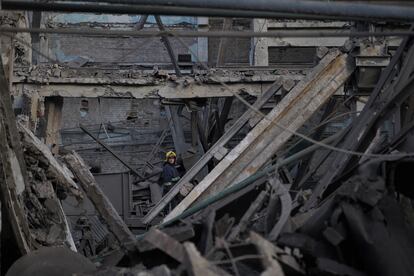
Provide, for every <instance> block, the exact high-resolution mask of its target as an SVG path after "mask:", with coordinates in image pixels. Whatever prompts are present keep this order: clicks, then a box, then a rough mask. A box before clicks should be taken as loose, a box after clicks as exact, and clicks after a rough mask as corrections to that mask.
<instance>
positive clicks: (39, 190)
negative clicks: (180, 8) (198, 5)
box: [0, 0, 414, 276]
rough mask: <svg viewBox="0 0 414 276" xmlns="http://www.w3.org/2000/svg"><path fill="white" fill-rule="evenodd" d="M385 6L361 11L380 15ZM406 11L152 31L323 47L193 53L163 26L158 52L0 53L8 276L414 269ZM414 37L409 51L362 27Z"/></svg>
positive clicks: (54, 24)
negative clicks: (387, 17)
mask: <svg viewBox="0 0 414 276" xmlns="http://www.w3.org/2000/svg"><path fill="white" fill-rule="evenodd" d="M223 1H224V2H226V0H223ZM4 2H5V3H2V4H5V5H6V7H7V5H10V3H9V2H8V1H4ZM64 2H65V1H62V3H58V4H59V5H64V4H65V3H66V2H65V3H64ZM76 2H77V1H73V3H72V2H71V3H70V5H74V6H76V5H77V3H76ZM102 2H105V1H102ZM135 2H137V1H135ZM155 2H157V1H155ZM173 2H174V1H173ZM189 2H190V1H189ZM212 2H213V1H212ZM224 2H223V3H224ZM299 2H300V1H298V2H297V3H295V5H296V4H298V3H299ZM269 3H270V2H269ZM309 3H310V4H309ZM309 3H307V4H309V5H315V3H311V2H309ZM39 4H41V5H43V7H45V6H48V5H54V4H56V3H53V2H50V1H49V2H48V1H46V2H44V3H43V2H42V3H40V2H39V3H37V2H33V3H32V5H39ZM239 4H240V5H241V4H242V3H239ZM259 4H260V3H257V5H259ZM324 4H326V6H327V7H328V5H331V4H332V5H336V4H335V3H334V2H329V3H324ZM112 5H113V3H112V4H108V5H98V7H99V6H101V8H102V7H105V8H106V9H107V8H110V7H111V6H112ZM289 5H290V4H289ZM341 5H345V6H346V5H351V4H347V3H342V4H341ZM352 5H353V4H352ZM358 5H364V4H360V3H359V4H358ZM60 7H61V6H60ZM117 7H118V8H119V6H117ZM132 7H133V6H131V8H132ZM364 7H365V6H364ZM370 7H371V8H372V9H371V10H370V9H361V10H360V12H365V13H367V12H368V14H369V12H373V11H374V10H375V11H377V13H378V11H379V10H381V9H380V8H379V7H377V6H370ZM94 8H96V7H94ZM168 8H170V9H175V8H177V7H175V6H169V7H168ZM374 8H376V9H374ZM387 8H389V9H390V10H392V9H394V8H396V7H395V6H394V5H390V6H387ZM378 9H379V10H378ZM405 9H406V11H405V12H406V13H402V10H400V11H401V12H400V15H399V16H397V15H398V14H397V15H395V14H394V17H393V20H396V21H398V22H397V23H388V22H384V21H381V22H377V20H378V18H377V17H372V18H370V20H372V21H369V22H368V21H367V22H359V21H358V22H357V21H326V20H325V19H326V18H323V19H324V21H316V20H312V21H304V20H285V19H283V20H282V19H281V20H272V19H253V20H250V19H236V18H231V19H230V18H226V19H224V20H222V19H218V18H215V19H210V22H209V19H208V18H196V17H194V18H190V19H188V18H187V19H185V20H182V21H177V22H178V23H177V24H167V27H166V26H164V25H163V23H162V22H163V21H162V20H161V17H160V16H159V15H155V17H154V18H155V20H156V25H155V24H153V23H151V24H148V22H147V25H150V28H151V29H154V28H156V27H158V28H159V29H160V30H161V31H168V29H169V28H177V30H181V29H189V30H192V29H198V30H199V31H212V30H215V29H217V30H221V31H224V32H232V31H235V30H238V31H239V32H249V29H253V30H254V31H259V32H266V31H272V30H275V29H283V30H288V31H289V32H290V31H292V30H295V31H298V30H301V31H305V32H307V31H309V33H312V35H313V36H314V37H313V36H312V37H303V36H299V37H293V36H287V37H272V38H270V37H260V38H258V37H252V38H247V37H244V38H240V39H231V40H230V39H228V38H226V37H222V38H211V39H210V38H208V39H207V38H205V37H200V38H190V39H188V40H185V41H184V43H183V44H185V43H186V42H191V43H190V45H189V46H188V47H185V46H184V45H181V44H180V43H179V37H173V36H169V35H166V33H162V34H160V38H161V39H159V38H158V37H152V38H151V39H150V40H151V41H150V42H148V43H147V44H145V47H143V48H142V49H140V47H137V45H132V46H130V45H128V43H130V44H134V42H136V41H139V40H144V39H143V38H139V39H130V38H127V37H122V39H121V38H117V37H112V36H110V37H106V36H104V35H102V36H101V37H100V38H99V39H96V40H95V38H94V37H93V36H90V37H88V36H86V35H85V36H79V37H76V36H72V37H67V36H66V37H65V38H64V37H63V35H61V34H58V33H56V34H45V35H44V36H42V35H39V34H32V35H31V38H32V42H30V41H27V40H26V41H25V40H24V38H26V39H27V38H28V34H25V35H24V37H22V36H23V35H19V36H20V38H19V39H20V40H19V41H20V42H19V43H16V44H11V45H9V47H11V48H10V49H11V50H12V51H9V52H7V51H6V52H7V54H6V55H7V56H8V58H5V57H4V56H5V55H4V53H5V51H2V54H3V55H2V56H0V61H1V62H0V165H1V166H0V196H1V197H0V200H1V206H2V210H1V218H2V224H1V244H0V248H1V256H0V257H1V258H0V268H1V274H2V275H57V274H59V275H155V276H158V275H237V276H238V275H287V276H290V275H292V276H293V275H351V276H353V275H356V276H360V275H380V276H388V275H390V276H391V275H407V276H408V275H414V262H413V256H414V231H413V230H414V229H413V227H414V207H413V199H414V189H413V186H412V185H411V182H412V181H411V178H412V171H413V166H414V160H413V158H414V154H413V152H414V146H413V145H414V143H413V141H414V140H413V137H414V134H413V131H414V130H413V127H414V124H413V120H414V96H413V95H412V91H413V89H414V87H413V83H414V79H413V78H414V77H413V74H414V60H413V59H414V41H413V39H412V33H410V32H411V31H412V28H411V29H404V28H407V27H408V24H406V23H405V21H404V20H406V19H404V20H403V19H402V18H401V17H402V15H401V14H404V15H406V16H408V15H409V14H410V13H412V14H413V16H412V18H414V9H412V8H411V7H409V5H408V6H407V7H406V8H405ZM368 10H369V11H368ZM353 11H354V10H349V13H353ZM382 11H383V12H384V8H382ZM222 12H223V11H222ZM238 12H241V11H238ZM341 12H342V16H345V15H344V14H343V12H345V11H342V10H341ZM371 15H372V14H371ZM42 16H45V17H44V18H43V19H42ZM105 16H106V15H104V17H105ZM291 16H292V15H291ZM294 16H300V15H299V14H295V15H294ZM308 16H309V15H308ZM312 16H313V17H315V16H316V17H317V16H320V15H315V14H313V15H312ZM349 16H350V15H349ZM354 16H357V17H358V15H355V14H354ZM377 16H378V14H377ZM97 17H100V19H99V20H101V21H102V17H101V15H93V16H92V17H91V18H95V19H96V18H97ZM132 17H133V16H129V15H128V16H124V15H119V16H113V15H111V16H109V17H106V20H108V21H111V20H112V21H111V22H103V21H102V22H100V21H99V20H98V21H99V22H98V21H96V22H95V21H91V20H86V21H88V22H86V21H85V18H86V17H85V15H78V14H68V15H67V16H65V15H62V16H57V17H56V18H59V20H61V21H55V19H56V18H55V17H54V16H53V15H52V16H50V14H47V13H45V12H39V11H35V12H34V13H32V14H29V16H27V14H25V13H21V14H20V13H18V14H12V15H10V16H8V15H7V14H6V15H4V16H3V15H0V24H2V25H8V26H11V27H19V26H21V25H22V24H23V25H24V22H25V21H27V20H28V19H30V20H32V25H31V26H32V27H36V28H37V27H41V28H42V27H49V28H51V29H57V30H59V29H60V28H62V29H66V28H77V27H87V28H90V29H91V30H93V29H101V30H102V29H105V28H109V29H113V30H117V29H124V28H131V27H133V28H136V29H137V31H140V30H141V29H142V28H144V25H145V23H146V21H147V20H152V19H149V17H148V16H141V17H140V18H139V21H138V18H137V17H134V18H132ZM345 17H346V16H345ZM108 18H109V19H108ZM347 18H348V17H347ZM380 18H382V19H384V16H380ZM313 19H314V18H313ZM330 19H331V18H330ZM341 19H342V18H341ZM348 19H349V20H355V18H354V17H352V18H348ZM399 20H400V21H404V22H399ZM118 21H123V22H118ZM79 22H80V23H79ZM183 22H184V23H183ZM185 22H187V23H185ZM188 22H191V23H188ZM195 22H197V23H195ZM26 23H27V22H26ZM400 28H402V29H401V30H404V31H405V32H406V33H405V35H403V37H404V39H401V38H400V37H399V36H398V37H394V35H384V36H381V37H379V38H377V37H376V35H375V34H370V36H369V37H367V38H365V35H366V34H365V35H363V34H362V33H361V32H366V31H369V32H374V31H375V32H377V31H381V32H382V31H384V30H388V29H390V30H397V31H398V30H400ZM289 29H290V30H289ZM327 29H328V30H329V31H331V32H330V34H329V32H326V31H327ZM407 30H409V31H408V32H407ZM339 32H349V37H342V36H335V34H338V33H339ZM351 33H355V34H356V36H355V37H354V36H353V35H351ZM316 34H318V35H316ZM358 35H362V38H359V37H358ZM371 35H372V37H371ZM22 39H23V40H22ZM48 39H49V40H48ZM348 39H349V40H348ZM79 41H84V44H82V45H77V43H78V42H79ZM98 41H99V43H100V44H99V45H97V47H96V49H99V50H95V48H91V47H90V46H89V45H90V44H89V43H91V42H95V43H98ZM30 43H32V46H33V48H35V47H37V48H38V49H39V50H40V51H37V52H36V55H35V56H34V57H33V59H32V58H31V57H30V54H31V50H30V47H28V46H27V45H30ZM6 44H7V43H6ZM155 44H156V45H155ZM237 44H240V45H237ZM1 46H2V47H3V46H4V40H2V45H1ZM77 46H79V47H77ZM105 46H107V47H106V48H105ZM155 46H156V47H155ZM195 46H197V47H195ZM27 47H28V48H27ZM128 47H131V49H130V50H132V51H131V52H128V51H129V50H128V49H126V48H128ZM118 48H121V49H118ZM151 48H153V49H151ZM10 49H9V50H10ZM148 49H150V50H152V51H150V52H149V51H148ZM2 50H4V49H2ZM49 50H50V53H53V55H55V58H56V59H52V58H49V59H48V61H50V60H52V61H53V62H52V63H48V62H46V60H45V59H47V55H45V53H47V52H48V51H49ZM126 50H128V51H127V52H126ZM141 50H142V53H141V55H140V56H138V54H137V53H139V52H140V51H141ZM194 51H196V53H195V52H194ZM39 52H41V53H39ZM108 53H110V54H108ZM128 53H129V54H128ZM149 53H151V54H152V55H153V60H152V61H154V62H149V63H148V60H151V58H152V56H151V54H149ZM72 54H75V55H72ZM125 54H126V55H125ZM121 56H124V57H128V56H134V58H135V59H131V60H129V61H128V62H125V60H122V58H119V60H117V59H118V57H121ZM200 56H201V61H203V62H206V65H204V64H201V63H199V62H194V59H198V58H199V57H200ZM168 58H170V61H171V64H170V63H168V64H167V63H165V61H166V60H167V59H168ZM7 59H8V60H7ZM6 60H7V61H8V62H5V64H1V63H2V62H3V61H6ZM56 60H57V62H55V61H56ZM10 61H12V62H11V64H10ZM6 63H7V64H6ZM3 65H8V66H9V68H7V66H5V67H3ZM171 65H173V66H171ZM10 66H11V67H10ZM13 66H14V67H13ZM172 68H174V70H172ZM4 70H6V71H4ZM7 80H8V82H7ZM11 95H13V97H10V96H11ZM92 98H93V99H92ZM13 108H14V109H13ZM15 113H16V114H20V115H19V116H18V117H19V118H20V119H22V118H23V119H22V120H19V122H17V123H16V118H15ZM27 115H29V116H28V117H29V118H27V119H25V118H26V117H27ZM119 118H120V121H119V120H116V119H119ZM66 124H67V128H66V127H64V125H65V126H66ZM85 137H86V138H87V140H85ZM66 142H68V143H66ZM65 143H66V144H65ZM166 152H167V153H168V154H165V153H166ZM164 156H166V158H165V160H164ZM115 163H116V164H115ZM103 165H105V166H103ZM179 169H180V171H178V170H179ZM167 171H168V174H167ZM170 176H171V177H170Z"/></svg>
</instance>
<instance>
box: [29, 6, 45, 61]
mask: <svg viewBox="0 0 414 276" xmlns="http://www.w3.org/2000/svg"><path fill="white" fill-rule="evenodd" d="M41 21H42V12H40V11H35V12H33V17H32V28H40V23H41ZM31 36H32V46H33V48H34V49H36V50H39V49H40V34H39V33H32V34H31ZM38 62H39V54H38V52H36V51H33V52H32V63H33V64H38Z"/></svg>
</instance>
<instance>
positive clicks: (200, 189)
mask: <svg viewBox="0 0 414 276" xmlns="http://www.w3.org/2000/svg"><path fill="white" fill-rule="evenodd" d="M352 72H353V67H352V66H351V65H350V64H349V63H348V62H347V55H346V54H340V53H339V51H333V52H330V53H329V54H327V55H326V56H325V57H324V58H323V59H322V60H321V62H320V64H319V65H318V66H316V67H315V68H314V69H313V70H312V71H311V72H310V73H309V74H308V75H307V76H306V78H305V79H304V80H302V81H301V82H299V83H298V84H297V85H296V86H295V87H294V88H293V89H292V91H291V92H290V93H288V94H287V95H286V96H285V97H284V98H283V99H282V101H281V102H280V103H279V104H278V105H277V106H276V107H275V108H274V109H273V110H272V111H271V112H270V113H269V114H268V115H267V116H266V118H263V119H262V120H261V121H260V122H259V124H257V125H256V127H254V128H253V130H252V131H250V132H249V133H248V134H247V136H246V137H245V138H244V139H243V140H242V141H241V142H240V143H239V144H238V145H237V146H236V147H235V148H234V149H233V150H232V151H231V152H230V153H229V154H227V155H226V156H225V157H224V158H223V159H222V160H221V162H220V163H219V164H218V165H217V166H216V167H215V168H214V169H213V170H212V171H211V172H210V173H209V174H208V175H207V176H206V177H205V178H204V179H203V180H202V181H201V182H200V183H199V184H198V185H197V186H195V188H194V189H193V190H192V191H191V192H190V194H189V195H187V197H186V198H184V200H182V201H181V202H180V204H179V205H178V206H176V207H175V209H174V210H172V212H171V213H170V214H168V216H167V217H166V218H165V219H164V221H168V220H171V219H172V218H174V217H176V216H178V215H180V214H181V213H182V212H183V211H185V210H186V209H187V208H188V207H189V206H191V205H192V204H193V203H194V202H195V201H196V200H199V201H200V200H203V199H205V198H207V197H209V196H211V195H212V194H216V193H218V192H219V191H222V190H223V189H224V188H226V187H227V186H230V185H232V184H234V183H237V182H239V181H241V180H243V179H245V178H247V177H248V176H250V175H252V174H254V173H255V172H257V171H258V170H259V169H260V168H261V167H262V166H263V165H264V164H265V163H266V162H267V161H268V160H269V158H270V157H271V156H272V155H273V154H275V153H276V152H277V150H278V149H279V148H280V147H281V146H283V145H284V144H285V143H286V142H287V141H288V139H289V138H290V137H291V136H292V131H296V130H297V129H299V127H301V126H302V125H303V124H304V123H305V122H306V121H307V119H308V118H310V116H311V115H312V114H313V113H314V112H315V111H317V110H318V109H319V107H320V106H322V104H323V103H324V102H325V101H326V100H327V99H328V98H329V97H330V96H332V95H333V94H334V93H335V91H336V90H338V89H339V88H340V87H341V86H342V85H343V84H344V82H345V81H346V80H347V79H348V77H349V76H350V75H351V73H352ZM277 125H283V126H284V127H287V128H289V130H290V131H287V130H285V129H284V128H280V127H278V126H277Z"/></svg>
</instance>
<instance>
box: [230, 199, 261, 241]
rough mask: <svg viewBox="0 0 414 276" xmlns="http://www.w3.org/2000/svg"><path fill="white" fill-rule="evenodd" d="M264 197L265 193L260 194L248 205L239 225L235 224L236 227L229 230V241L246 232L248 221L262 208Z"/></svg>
mask: <svg viewBox="0 0 414 276" xmlns="http://www.w3.org/2000/svg"><path fill="white" fill-rule="evenodd" d="M266 195H267V192H266V191H261V192H260V194H259V195H258V196H257V198H256V199H255V200H254V201H253V203H252V204H251V205H250V207H249V209H247V211H246V212H245V213H244V215H243V217H242V218H241V219H240V222H239V224H237V226H236V227H233V229H232V230H231V232H230V235H229V236H228V238H227V239H228V240H229V241H234V240H235V239H236V238H237V236H238V235H239V234H240V233H241V232H243V231H245V230H246V227H247V225H248V223H249V222H250V219H251V218H252V216H253V215H254V214H255V213H256V212H257V211H258V210H259V209H260V207H262V205H263V203H264V200H265V198H266Z"/></svg>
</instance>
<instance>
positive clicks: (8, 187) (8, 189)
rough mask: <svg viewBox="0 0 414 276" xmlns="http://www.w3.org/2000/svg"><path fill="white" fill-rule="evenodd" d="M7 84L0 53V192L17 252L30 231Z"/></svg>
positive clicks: (22, 248) (23, 171)
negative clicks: (23, 198) (25, 210)
mask: <svg viewBox="0 0 414 276" xmlns="http://www.w3.org/2000/svg"><path fill="white" fill-rule="evenodd" d="M10 97H11V95H10V91H9V85H8V83H7V81H6V76H5V73H4V67H3V61H2V58H1V56H0V164H1V167H0V172H1V173H0V194H1V202H2V205H3V206H4V208H2V209H3V210H6V211H7V213H5V214H4V213H3V214H2V216H5V217H7V218H8V221H9V222H10V225H11V228H12V230H13V233H14V237H15V240H16V243H17V246H18V249H19V252H20V253H21V254H22V255H24V254H27V253H29V252H30V240H31V237H30V233H29V226H28V222H27V218H26V216H25V212H24V208H23V202H21V201H20V200H21V196H22V193H23V192H24V190H25V189H26V187H27V186H28V181H27V172H26V165H25V162H24V158H23V150H22V147H21V144H20V140H19V139H18V137H19V136H18V135H19V134H18V131H17V127H16V118H15V116H14V112H13V109H12V103H11V99H10Z"/></svg>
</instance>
